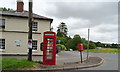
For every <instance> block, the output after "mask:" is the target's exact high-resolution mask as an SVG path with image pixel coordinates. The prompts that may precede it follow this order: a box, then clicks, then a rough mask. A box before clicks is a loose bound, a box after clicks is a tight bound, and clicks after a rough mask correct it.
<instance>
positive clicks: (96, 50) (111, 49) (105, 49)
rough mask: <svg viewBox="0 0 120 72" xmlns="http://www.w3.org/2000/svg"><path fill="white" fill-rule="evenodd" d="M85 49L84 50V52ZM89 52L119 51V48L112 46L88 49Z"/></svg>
mask: <svg viewBox="0 0 120 72" xmlns="http://www.w3.org/2000/svg"><path fill="white" fill-rule="evenodd" d="M86 51H87V50H85V52H86ZM88 51H89V52H101V53H120V50H118V49H113V48H103V49H89V50H88Z"/></svg>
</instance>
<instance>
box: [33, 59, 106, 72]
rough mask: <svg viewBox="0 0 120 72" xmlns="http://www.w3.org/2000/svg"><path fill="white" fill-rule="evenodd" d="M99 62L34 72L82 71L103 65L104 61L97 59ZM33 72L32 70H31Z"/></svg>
mask: <svg viewBox="0 0 120 72" xmlns="http://www.w3.org/2000/svg"><path fill="white" fill-rule="evenodd" d="M99 58H100V59H101V61H100V62H99V63H98V64H93V65H86V66H74V67H63V68H52V69H41V70H36V71H59V70H74V69H84V68H91V67H97V66H100V65H102V64H103V63H104V59H103V58H102V57H99ZM32 71H34V70H32Z"/></svg>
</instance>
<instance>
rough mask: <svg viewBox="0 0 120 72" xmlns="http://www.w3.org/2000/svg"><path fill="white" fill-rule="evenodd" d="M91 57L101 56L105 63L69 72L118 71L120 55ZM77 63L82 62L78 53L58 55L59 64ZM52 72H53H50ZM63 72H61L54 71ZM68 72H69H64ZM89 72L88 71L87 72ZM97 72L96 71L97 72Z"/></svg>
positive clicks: (95, 54)
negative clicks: (90, 71)
mask: <svg viewBox="0 0 120 72" xmlns="http://www.w3.org/2000/svg"><path fill="white" fill-rule="evenodd" d="M89 56H99V57H102V58H103V59H104V60H105V62H104V63H103V64H102V65H101V66H98V67H93V68H86V69H77V70H70V71H69V72H84V70H118V54H113V53H89ZM3 57H17V58H26V59H27V56H3ZM83 59H86V53H85V52H84V53H83ZM33 60H42V56H33ZM73 61H74V62H77V61H80V54H79V52H77V51H63V52H60V53H58V55H57V63H63V62H73ZM49 72H52V71H49ZM54 72H61V71H54ZM62 72H68V71H62ZM86 72H87V71H86ZM95 72H96V71H95Z"/></svg>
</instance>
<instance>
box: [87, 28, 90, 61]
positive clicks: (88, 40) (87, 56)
mask: <svg viewBox="0 0 120 72" xmlns="http://www.w3.org/2000/svg"><path fill="white" fill-rule="evenodd" d="M89 34H90V29H89V28H88V45H87V60H88V58H89V56H88V55H89V51H88V50H89Z"/></svg>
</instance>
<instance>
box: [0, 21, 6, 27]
mask: <svg viewBox="0 0 120 72" xmlns="http://www.w3.org/2000/svg"><path fill="white" fill-rule="evenodd" d="M0 20H1V22H0V28H3V29H5V19H0Z"/></svg>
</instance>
